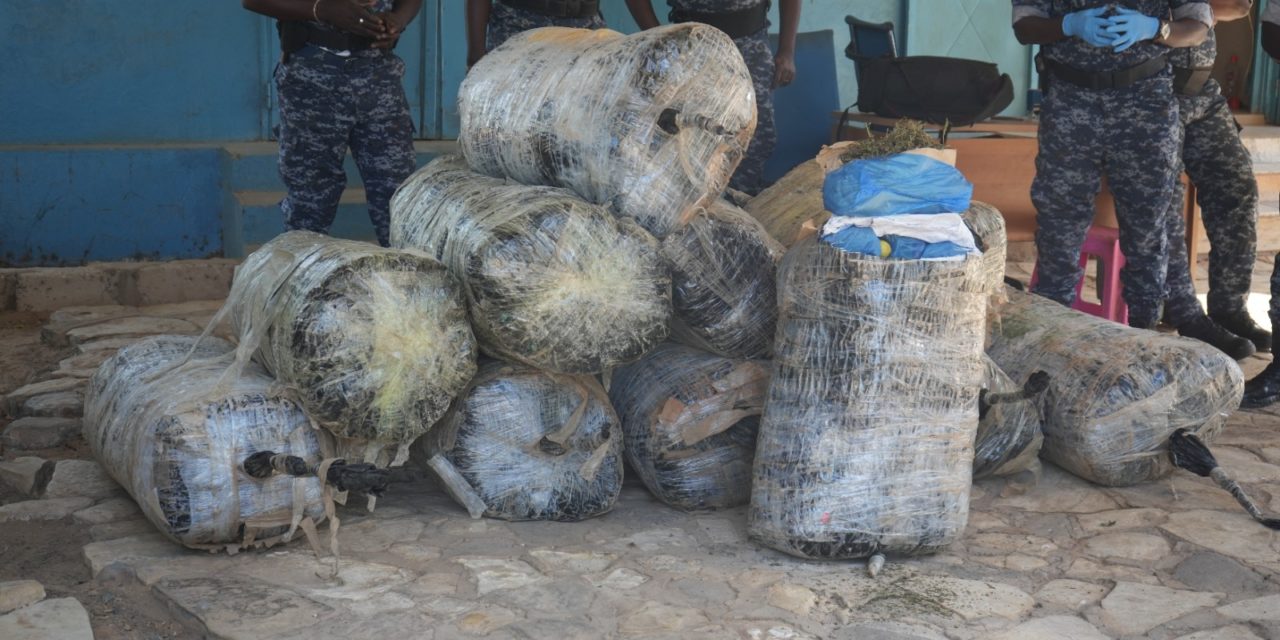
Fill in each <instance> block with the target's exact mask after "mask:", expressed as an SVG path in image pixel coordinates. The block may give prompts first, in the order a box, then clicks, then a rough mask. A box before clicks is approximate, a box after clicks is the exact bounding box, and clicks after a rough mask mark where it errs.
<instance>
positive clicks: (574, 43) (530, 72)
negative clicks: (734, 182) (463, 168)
mask: <svg viewBox="0 0 1280 640" xmlns="http://www.w3.org/2000/svg"><path fill="white" fill-rule="evenodd" d="M458 108H459V111H460V113H461V116H462V127H461V131H460V133H459V134H458V144H459V145H460V146H461V147H462V154H463V155H464V156H465V157H466V159H467V163H468V164H470V165H471V167H472V168H474V169H475V170H477V171H479V172H481V173H485V174H488V175H491V176H495V177H508V178H511V179H513V180H516V181H517V182H522V183H524V184H545V185H552V186H558V187H567V188H569V189H572V190H573V191H574V192H576V193H577V194H578V195H580V196H582V197H583V198H585V199H587V200H589V201H591V202H594V203H596V204H604V205H609V206H611V207H612V208H613V211H614V213H617V214H619V215H622V216H626V217H629V218H632V219H634V220H635V221H636V222H639V223H640V225H641V226H643V227H644V228H645V229H648V230H649V232H650V233H653V234H654V235H655V236H657V237H659V238H664V237H666V235H667V233H668V232H669V231H671V230H672V229H673V228H675V227H677V226H679V225H680V223H681V222H683V221H685V220H687V219H688V218H689V217H691V216H692V215H693V213H694V212H695V210H696V208H697V207H699V206H706V205H707V204H709V202H710V200H711V199H713V198H717V197H719V195H720V193H721V192H723V191H724V189H725V186H726V185H727V184H728V182H729V176H730V175H732V174H733V171H734V169H735V168H737V166H738V163H739V162H740V161H741V160H742V156H743V153H744V152H745V150H746V148H747V144H748V143H749V142H750V140H751V136H752V134H753V133H754V132H755V123H756V102H755V90H754V89H753V88H752V84H751V75H750V73H749V72H748V70H747V66H746V63H744V62H743V61H742V55H741V54H740V53H738V48H737V46H736V45H734V43H733V41H732V40H730V39H729V37H728V36H727V35H725V34H724V32H722V31H720V30H719V29H716V28H715V27H710V26H707V25H702V24H695V23H685V24H676V25H669V26H664V27H658V28H655V29H649V30H647V31H642V32H640V33H637V34H634V35H630V36H623V35H622V34H620V33H617V32H615V31H609V30H605V29H601V30H597V31H587V30H582V29H564V28H558V27H548V28H544V29H534V30H532V31H526V32H524V33H521V34H520V35H517V36H514V37H512V38H511V39H509V40H507V41H506V42H505V43H503V45H502V46H500V47H498V48H497V49H494V50H493V51H491V52H489V53H488V54H487V55H485V57H484V58H482V59H481V60H480V62H478V63H476V65H475V66H474V67H472V68H471V71H470V72H469V73H468V74H467V78H466V80H464V81H463V83H462V87H461V89H460V90H459V95H458Z"/></svg>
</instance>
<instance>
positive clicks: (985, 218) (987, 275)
mask: <svg viewBox="0 0 1280 640" xmlns="http://www.w3.org/2000/svg"><path fill="white" fill-rule="evenodd" d="M960 217H961V218H964V223H965V224H966V225H968V227H969V230H970V231H972V232H973V237H974V238H975V241H976V244H977V245H978V248H979V249H981V250H982V257H981V258H980V259H981V261H982V275H981V278H982V281H983V282H985V283H986V286H987V291H988V292H989V293H990V295H991V303H992V304H999V303H1001V302H1004V266H1005V260H1006V259H1007V256H1008V253H1009V239H1008V236H1007V235H1006V234H1005V224H1004V216H1003V215H1000V210H999V209H996V208H995V207H993V206H991V205H989V204H987V203H985V202H978V201H976V200H975V201H973V202H971V203H970V205H969V209H968V210H967V211H965V212H963V213H961V214H960Z"/></svg>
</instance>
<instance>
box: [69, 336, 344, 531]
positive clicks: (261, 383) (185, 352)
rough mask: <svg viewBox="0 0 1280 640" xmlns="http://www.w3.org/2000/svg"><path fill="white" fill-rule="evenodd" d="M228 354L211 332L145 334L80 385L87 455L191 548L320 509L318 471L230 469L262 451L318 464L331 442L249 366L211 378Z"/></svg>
mask: <svg viewBox="0 0 1280 640" xmlns="http://www.w3.org/2000/svg"><path fill="white" fill-rule="evenodd" d="M188 356H190V357H191V358H192V360H191V361H190V362H187V363H186V364H183V365H182V366H178V365H179V364H180V363H182V362H183V361H184V360H185V359H187V358H188ZM233 357H234V354H233V348H232V346H231V345H230V344H228V343H227V342H225V341H223V340H220V339H217V338H205V339H203V340H200V339H198V338H195V337H191V336H156V337H152V338H146V339H144V340H141V341H139V342H136V343H134V344H131V345H128V346H126V347H124V348H122V349H120V351H118V352H117V353H116V354H115V355H114V356H112V357H111V358H110V359H108V360H107V361H106V362H104V363H103V364H102V366H100V367H99V368H98V371H97V372H96V373H95V374H94V375H93V378H92V379H91V380H90V381H89V387H88V391H87V392H86V394H85V414H84V435H85V440H86V441H88V443H89V448H90V450H92V451H93V454H94V456H95V457H96V458H97V459H98V461H99V462H101V463H102V466H103V468H104V469H106V471H107V473H109V474H110V475H111V477H112V478H115V480H116V482H119V483H120V485H121V486H123V487H124V488H125V490H126V491H128V492H129V495H131V496H133V499H134V500H135V501H136V502H137V503H138V506H139V507H140V508H141V509H142V513H143V514H144V515H146V517H147V519H148V520H150V521H151V524H153V525H155V527H156V528H157V529H159V530H160V533H162V534H164V536H165V537H167V538H169V539H170V540H173V541H175V542H177V543H179V544H182V545H185V546H188V547H192V548H196V549H227V550H231V551H235V550H237V549H239V548H241V547H250V546H255V545H265V546H270V545H271V544H274V543H275V542H279V541H287V540H289V538H290V537H291V536H292V535H293V534H294V532H295V531H296V529H297V528H298V527H299V526H302V527H303V528H304V531H307V530H310V529H311V525H312V524H313V523H316V522H319V521H322V520H324V518H325V508H324V505H323V502H322V494H323V489H322V487H321V484H320V480H319V479H318V478H315V477H297V478H295V477H289V476H284V475H276V476H273V477H270V478H267V479H262V480H258V479H254V478H251V477H249V475H248V474H246V473H245V471H244V469H243V468H241V462H242V461H243V460H244V459H245V458H246V457H247V456H249V455H250V454H252V453H254V452H257V451H267V450H270V451H277V452H281V453H286V454H290V455H294V456H297V457H299V458H303V459H305V460H307V461H308V462H310V463H312V464H314V463H318V462H320V461H321V459H322V458H326V457H330V456H331V455H332V452H331V449H332V442H331V441H330V438H329V436H328V434H326V433H324V432H323V431H319V430H317V429H315V428H314V427H313V426H312V424H311V421H310V420H308V419H307V416H306V415H305V414H304V413H303V411H302V408H301V407H300V406H298V405H297V404H296V403H295V402H294V401H293V400H291V399H289V397H288V396H287V394H285V393H283V390H282V389H280V388H279V386H278V385H276V384H275V380H273V379H272V378H271V377H270V376H268V375H267V373H266V371H264V370H263V369H262V368H261V367H259V366H258V365H256V364H252V363H250V364H247V365H246V366H245V368H244V370H243V371H242V372H241V374H240V375H239V376H238V377H237V378H236V379H235V380H234V381H233V382H232V383H231V384H229V385H225V386H224V385H219V380H220V379H221V378H222V375H223V373H224V372H225V371H226V369H227V366H228V364H229V363H230V362H231V360H232V358H233Z"/></svg>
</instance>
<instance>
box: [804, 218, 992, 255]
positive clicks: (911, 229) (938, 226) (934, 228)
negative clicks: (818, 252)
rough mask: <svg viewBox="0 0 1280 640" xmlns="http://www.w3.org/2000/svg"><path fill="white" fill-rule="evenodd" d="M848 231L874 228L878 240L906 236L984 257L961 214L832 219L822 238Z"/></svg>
mask: <svg viewBox="0 0 1280 640" xmlns="http://www.w3.org/2000/svg"><path fill="white" fill-rule="evenodd" d="M849 227H871V231H872V232H873V233H875V234H876V236H878V237H881V238H883V237H885V236H905V237H908V238H916V239H918V240H922V241H924V242H928V243H935V242H951V243H955V244H956V245H957V246H959V247H961V248H963V249H965V250H967V251H968V252H969V254H970V255H981V254H982V252H981V251H979V250H978V245H977V243H976V242H975V241H974V239H973V232H972V231H969V226H968V225H966V224H965V223H964V218H962V217H960V214H958V213H926V214H909V215H902V216H881V217H878V218H849V217H845V216H831V219H830V220H827V223H826V224H825V225H823V226H822V235H823V236H829V235H832V234H835V233H837V232H839V231H840V230H841V229H847V228H849Z"/></svg>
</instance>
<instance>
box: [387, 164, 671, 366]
mask: <svg viewBox="0 0 1280 640" xmlns="http://www.w3.org/2000/svg"><path fill="white" fill-rule="evenodd" d="M391 206H392V215H391V243H392V245H393V246H401V247H410V248H414V249H421V250H423V251H425V252H427V253H428V254H431V255H433V256H435V257H436V258H437V259H439V260H441V261H442V262H443V263H444V264H445V265H446V266H447V267H448V268H449V271H450V272H451V273H453V274H454V276H455V277H457V278H458V280H459V281H460V282H461V283H462V287H463V290H464V291H465V294H466V298H467V303H468V307H469V310H470V313H471V321H472V324H473V327H474V329H475V332H476V334H477V336H478V337H479V338H480V345H481V348H482V349H483V350H484V351H485V353H487V354H489V355H491V356H494V357H497V358H501V359H503V360H508V361H514V362H520V363H524V364H528V365H530V366H534V367H538V368H540V369H547V370H551V371H557V372H563V373H596V372H600V371H604V370H606V369H610V368H612V367H614V366H617V365H618V364H621V363H623V362H629V361H631V360H635V359H636V358H638V357H640V356H641V355H642V354H643V353H644V352H645V351H648V350H649V349H651V348H653V347H654V346H655V345H657V344H658V343H660V342H662V340H663V339H664V338H666V336H667V332H668V323H669V321H670V318H671V278H670V276H669V273H668V270H667V267H666V265H665V264H663V262H662V258H661V256H660V255H659V253H658V251H659V247H658V243H657V241H656V240H654V239H653V237H652V236H650V235H649V234H648V233H647V232H646V231H645V230H644V229H641V228H640V227H639V226H637V225H636V224H635V223H633V222H631V221H629V220H619V219H617V218H614V217H613V216H612V215H611V214H609V212H608V211H606V210H605V209H603V208H601V207H598V206H595V205H592V204H589V203H587V202H583V201H582V200H581V199H580V198H578V197H576V196H574V195H572V194H570V193H569V192H567V191H565V190H563V189H555V188H551V187H529V186H525V185H521V184H515V183H511V182H507V181H504V180H499V179H497V178H490V177H488V176H483V175H480V174H478V173H474V172H472V171H471V170H470V169H468V168H467V166H466V164H465V163H464V162H463V161H462V159H461V158H458V157H457V156H446V157H443V158H438V159H436V160H434V161H433V162H431V163H430V164H428V165H427V166H426V167H423V168H422V169H420V170H419V171H418V172H417V173H415V174H413V175H412V176H410V177H409V179H408V180H406V181H405V183H404V184H403V185H402V186H401V187H400V189H399V190H398V191H397V192H396V195H395V197H394V198H393V199H392V205H391Z"/></svg>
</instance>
